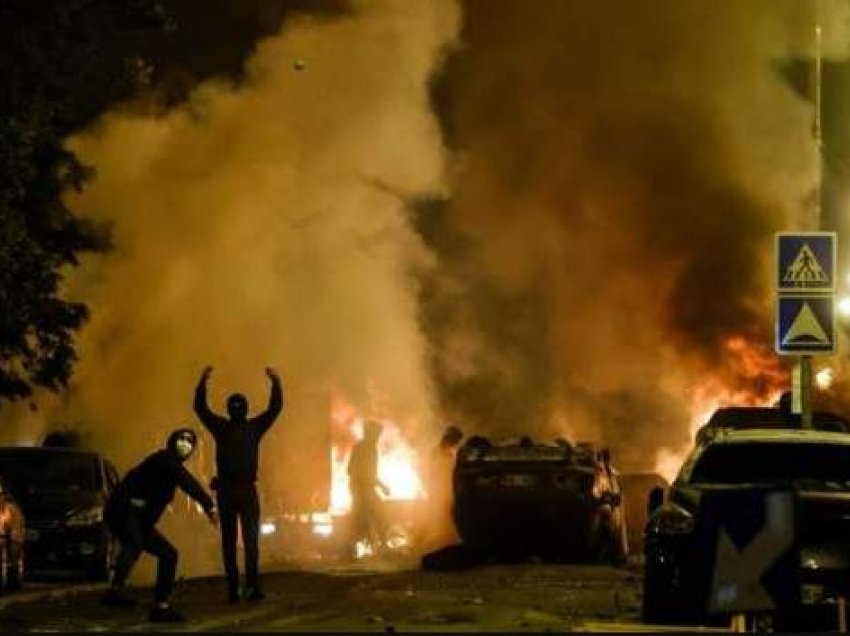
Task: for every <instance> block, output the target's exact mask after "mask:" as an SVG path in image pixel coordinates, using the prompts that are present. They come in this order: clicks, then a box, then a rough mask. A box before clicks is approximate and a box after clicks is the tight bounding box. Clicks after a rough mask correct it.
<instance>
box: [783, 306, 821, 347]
mask: <svg viewBox="0 0 850 636" xmlns="http://www.w3.org/2000/svg"><path fill="white" fill-rule="evenodd" d="M782 344H783V345H784V346H788V345H789V344H823V345H828V344H829V337H828V336H827V335H826V332H825V331H824V330H823V327H822V326H821V324H820V322H818V318H817V316H815V312H813V311H812V308H811V307H809V303H807V302H803V306H802V307H801V308H800V313H799V314H797V317H796V318H794V322H792V323H791V327H790V328H789V329H788V333H786V334H785V337H784V338H783V339H782Z"/></svg>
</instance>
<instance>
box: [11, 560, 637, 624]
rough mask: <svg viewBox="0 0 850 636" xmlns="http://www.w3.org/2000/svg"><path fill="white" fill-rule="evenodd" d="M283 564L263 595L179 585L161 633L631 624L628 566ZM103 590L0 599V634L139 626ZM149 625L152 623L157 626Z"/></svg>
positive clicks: (142, 594) (140, 620)
mask: <svg viewBox="0 0 850 636" xmlns="http://www.w3.org/2000/svg"><path fill="white" fill-rule="evenodd" d="M357 568H358V569H355V568H351V567H349V568H342V567H336V568H329V569H327V570H326V571H315V570H314V571H304V570H295V569H290V570H287V571H279V572H274V573H266V574H265V575H264V580H263V582H264V587H265V591H266V594H267V598H266V599H265V600H264V601H261V602H259V603H243V604H241V605H237V606H230V605H227V604H226V603H225V591H224V583H223V580H222V579H221V578H203V579H192V580H185V581H181V582H180V583H179V584H178V586H177V589H176V592H175V596H174V605H175V607H177V608H178V609H180V610H181V611H183V612H185V613H186V614H187V615H188V616H189V618H190V620H189V622H187V623H185V624H182V625H175V626H170V625H169V626H165V627H164V629H166V630H168V631H226V632H232V631H283V632H285V631H301V632H304V631H364V632H393V631H396V632H402V631H436V632H439V631H454V632H456V631H570V630H572V631H595V629H596V628H598V627H599V626H600V625H601V626H602V627H603V628H604V627H605V626H606V625H611V624H612V623H613V624H618V623H623V624H628V623H635V622H637V621H638V616H639V610H640V577H639V575H638V574H637V573H636V572H635V571H634V570H630V569H615V568H610V567H603V566H554V565H540V564H527V565H516V566H491V567H486V568H480V569H476V570H470V571H466V572H422V571H418V570H415V569H410V570H406V571H383V572H381V571H363V570H362V569H359V568H360V566H357ZM103 589H104V588H103V586H102V585H101V586H76V585H68V584H65V585H62V586H59V587H53V588H51V587H50V586H44V585H41V586H38V587H36V588H33V587H32V586H30V589H29V590H28V591H27V592H26V593H24V594H23V595H19V596H11V595H10V596H6V597H2V601H0V631H2V632H22V631H127V632H134V631H146V630H149V629H151V624H150V623H148V622H147V616H146V613H147V610H148V608H149V600H150V591H149V589H148V588H134V589H133V592H134V594H135V595H136V596H137V597H138V598H139V600H140V604H139V607H138V608H135V609H130V610H125V609H112V608H106V607H103V606H101V605H100V603H99V599H100V597H101V595H102V593H103ZM156 628H157V629H161V628H160V626H159V625H157V626H156Z"/></svg>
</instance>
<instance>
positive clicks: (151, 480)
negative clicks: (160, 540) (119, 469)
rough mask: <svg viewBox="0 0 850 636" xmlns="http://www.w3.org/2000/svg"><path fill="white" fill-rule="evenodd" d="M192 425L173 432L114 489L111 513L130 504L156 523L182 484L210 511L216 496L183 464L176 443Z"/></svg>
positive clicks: (147, 523) (150, 524)
mask: <svg viewBox="0 0 850 636" xmlns="http://www.w3.org/2000/svg"><path fill="white" fill-rule="evenodd" d="M186 431H189V432H191V433H192V435H193V436H194V432H193V431H192V430H191V429H186V428H181V429H178V430H176V431H174V432H173V433H171V435H169V437H168V443H167V444H166V448H164V449H163V450H159V451H157V452H155V453H153V454H151V455H149V456H148V457H147V458H145V460H144V461H142V463H141V464H139V465H138V466H136V467H135V468H133V469H131V470H130V471H129V472H128V473H127V474H126V475H125V476H124V479H122V480H121V481H120V482H119V484H118V485H117V486H116V487H115V490H113V491H112V494H111V495H110V497H109V501H108V503H107V505H106V510H107V512H106V514H107V516H111V515H114V514H116V513H117V512H119V511H121V510H123V509H126V507H127V506H130V507H132V508H134V509H136V510H138V512H139V517H140V520H141V522H142V524H143V525H145V526H148V527H153V526H155V525H156V524H157V522H158V521H159V518H160V517H161V516H162V513H163V512H164V511H165V508H166V506H168V504H169V503H171V501H172V500H173V499H174V492H175V490H176V489H177V488H180V489H181V490H182V491H183V492H185V493H186V494H187V495H189V496H190V497H191V498H192V499H194V500H195V501H197V502H198V503H199V504H200V505H201V506H202V507H203V509H204V511H206V512H209V511H210V510H211V509H212V508H214V507H215V503H214V502H213V500H212V498H211V497H210V496H209V495H208V494H207V492H206V491H205V490H204V488H203V486H201V484H199V483H198V481H197V480H196V479H195V478H194V477H193V476H192V474H191V473H190V472H189V471H188V470H187V469H186V467H185V466H184V465H183V461H184V460H183V459H181V458H180V456H179V455H178V454H177V450H176V449H175V447H174V443H175V442H176V440H177V436H178V435H180V434H181V433H185V432H186Z"/></svg>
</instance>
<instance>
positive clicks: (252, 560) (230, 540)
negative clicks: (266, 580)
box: [217, 484, 260, 594]
mask: <svg viewBox="0 0 850 636" xmlns="http://www.w3.org/2000/svg"><path fill="white" fill-rule="evenodd" d="M217 499H218V509H219V517H220V518H221V553H222V556H223V558H224V572H225V575H226V576H227V588H228V591H229V592H230V593H231V594H236V593H237V592H238V590H239V566H238V564H237V559H236V535H237V532H238V526H239V525H241V526H242V543H243V545H244V546H245V584H246V586H247V587H249V588H253V589H258V588H259V572H258V565H257V561H258V559H259V533H260V502H259V499H258V498H257V489H256V488H255V487H254V485H253V484H250V485H248V486H237V487H232V486H231V487H228V486H224V487H219V489H218V491H217Z"/></svg>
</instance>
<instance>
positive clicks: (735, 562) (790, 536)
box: [697, 487, 802, 614]
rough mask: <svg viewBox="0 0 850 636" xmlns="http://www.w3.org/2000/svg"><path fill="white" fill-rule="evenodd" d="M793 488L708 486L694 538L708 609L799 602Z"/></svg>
mask: <svg viewBox="0 0 850 636" xmlns="http://www.w3.org/2000/svg"><path fill="white" fill-rule="evenodd" d="M796 509H797V496H796V493H795V492H794V491H792V490H791V491H789V490H771V489H769V488H760V487H752V488H747V489H743V490H741V489H734V490H717V491H707V492H705V493H704V494H703V496H702V498H701V499H700V521H701V524H700V528H699V530H698V535H697V539H698V541H699V543H700V544H701V545H700V549H699V550H698V551H697V554H698V555H700V557H698V558H700V559H701V560H702V564H701V565H702V567H703V568H704V570H703V571H704V573H705V574H706V575H707V576H705V581H706V583H708V585H707V586H706V587H707V592H708V594H707V599H706V600H707V604H706V609H707V610H708V612H709V613H710V614H734V613H739V612H759V611H766V610H773V609H777V608H788V607H796V606H799V605H800V603H801V596H802V594H801V591H802V590H801V585H800V550H799V546H798V544H797V536H796V535H797V522H796V517H797V515H796V512H797V511H796Z"/></svg>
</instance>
